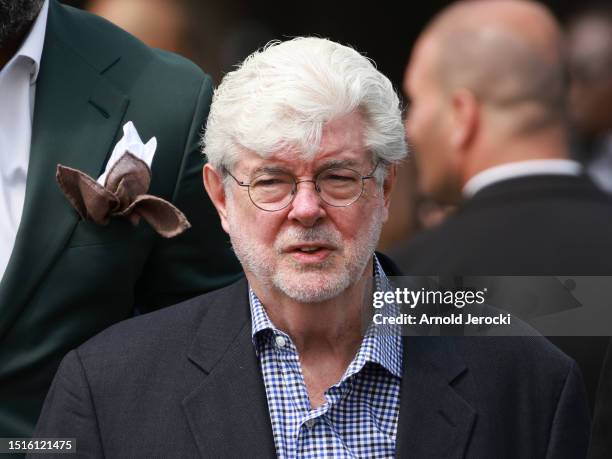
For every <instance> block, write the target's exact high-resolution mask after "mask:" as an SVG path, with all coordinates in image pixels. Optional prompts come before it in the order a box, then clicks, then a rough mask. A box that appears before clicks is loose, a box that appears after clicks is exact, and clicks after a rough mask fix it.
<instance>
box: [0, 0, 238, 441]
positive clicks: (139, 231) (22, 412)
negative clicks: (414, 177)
mask: <svg viewBox="0 0 612 459" xmlns="http://www.w3.org/2000/svg"><path fill="white" fill-rule="evenodd" d="M211 95H212V88H211V80H210V78H209V77H208V76H207V75H205V74H204V73H203V72H202V71H201V70H199V69H198V68H197V67H196V66H195V65H193V64H192V63H191V62H189V61H187V60H185V59H183V58H180V57H179V56H176V55H173V54H170V53H167V52H163V51H159V50H153V49H150V48H148V47H146V46H145V45H144V44H142V43H141V42H139V41H138V40H136V39H135V38H134V37H132V36H131V35H129V34H127V33H126V32H124V31H122V30H120V29H118V28H117V27H115V26H113V25H112V24H110V23H108V22H107V21H105V20H103V19H101V18H98V17H96V16H93V15H91V14H89V13H85V12H83V11H79V10H75V9H73V8H70V7H67V6H64V5H60V4H59V3H57V2H56V1H55V0H51V3H50V7H49V17H48V23H47V30H46V35H45V44H44V49H43V55H42V61H41V68H40V72H39V77H38V80H37V86H36V103H35V108H34V120H33V128H32V145H31V153H30V163H29V171H28V178H27V187H26V197H25V204H24V209H23V216H22V220H21V225H20V227H19V231H18V234H17V239H16V242H15V246H14V249H13V252H12V256H11V259H10V262H9V264H8V267H7V270H6V272H5V274H4V276H3V278H2V281H1V283H0V437H11V436H28V435H30V434H31V432H32V430H33V427H34V425H35V423H36V420H37V418H38V414H39V411H40V408H41V406H42V403H43V401H44V397H45V395H46V393H47V390H48V387H49V385H50V383H51V380H52V378H53V375H54V374H55V371H56V369H57V367H58V365H59V362H60V360H61V358H62V357H63V355H64V354H65V353H66V352H67V351H68V350H70V349H72V348H74V347H76V346H78V345H79V344H80V343H82V342H83V341H85V340H86V339H87V338H89V337H91V336H93V335H94V334H96V333H98V332H99V331H101V330H102V329H104V328H106V327H108V326H109V325H111V324H113V323H115V322H118V321H120V320H122V319H125V318H127V317H129V316H131V315H133V313H134V309H135V307H137V308H138V310H140V311H141V312H143V311H148V310H151V309H156V308H160V307H162V306H166V305H169V304H173V303H176V302H179V301H182V300H184V299H186V298H190V297H193V296H196V295H198V294H201V293H203V292H206V291H209V290H213V289H216V288H219V287H221V286H223V285H226V284H228V283H230V282H233V281H234V280H235V279H236V278H237V272H238V270H239V265H238V263H237V261H236V259H235V258H234V256H233V254H232V252H231V249H230V245H229V242H228V241H227V239H226V237H225V235H224V233H223V231H222V230H221V227H220V224H219V220H218V216H217V214H216V212H215V211H214V208H213V206H212V204H211V203H210V201H209V200H208V197H207V195H206V192H205V191H204V188H203V185H202V180H201V171H202V166H203V163H204V159H203V158H202V156H201V154H200V153H199V149H198V142H199V136H200V134H201V130H202V126H203V123H204V121H205V119H206V116H207V114H208V109H209V105H210V100H211ZM127 121H133V122H134V124H135V126H136V129H137V130H138V132H139V134H140V136H141V138H142V139H143V141H145V142H146V141H147V140H148V139H149V138H150V137H152V136H156V137H157V141H158V147H157V152H156V155H155V159H154V161H153V165H152V182H151V187H150V189H149V193H150V194H154V195H157V196H161V197H163V198H165V199H167V200H169V201H171V202H173V203H174V204H175V205H176V206H177V207H178V208H179V209H181V210H182V211H183V212H184V213H185V214H186V216H187V218H188V219H189V220H190V222H191V224H192V228H191V229H189V230H188V231H187V232H186V233H184V234H182V235H180V236H178V237H176V238H174V239H170V240H166V239H163V238H161V237H159V236H158V235H157V234H156V233H155V232H154V231H153V230H152V229H151V228H150V227H149V226H148V225H147V224H146V222H144V221H142V222H141V223H140V225H138V226H136V227H134V226H132V225H131V224H130V223H129V222H127V221H126V220H122V219H113V220H112V221H111V222H110V224H109V225H108V226H99V225H96V224H94V223H93V222H91V221H82V220H80V219H79V217H78V215H77V214H76V212H75V211H74V210H73V208H72V207H71V206H70V204H69V203H68V201H67V200H66V198H65V197H64V195H63V194H62V192H61V191H60V189H59V187H58V185H57V183H56V180H55V171H56V166H57V164H58V163H61V164H64V165H66V166H70V167H73V168H77V169H80V170H82V171H84V172H85V173H87V174H89V175H90V176H92V177H94V178H97V177H98V176H99V175H100V174H101V173H102V171H103V170H104V166H105V164H106V161H107V160H108V157H109V156H110V153H111V151H112V149H113V146H114V145H115V143H116V142H117V141H118V140H119V139H120V138H121V136H122V135H123V131H122V126H123V125H124V124H125V123H126V122H127ZM125 352H126V353H129V352H130V350H129V349H125Z"/></svg>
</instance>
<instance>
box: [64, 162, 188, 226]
mask: <svg viewBox="0 0 612 459" xmlns="http://www.w3.org/2000/svg"><path fill="white" fill-rule="evenodd" d="M56 178H57V182H58V183H59V186H60V188H61V189H62V191H63V192H64V195H65V196H66V198H67V199H68V201H69V202H70V203H71V204H72V206H73V207H74V209H75V210H76V211H77V213H78V214H79V215H80V216H81V218H83V219H89V220H92V221H94V222H95V223H97V224H99V225H107V224H108V223H109V222H110V219H111V218H112V217H125V218H127V219H129V220H130V222H131V223H132V224H133V225H137V224H138V222H139V221H140V219H141V218H144V219H145V220H146V221H147V222H148V223H149V224H150V225H151V226H152V227H153V229H155V231H157V233H159V234H160V235H161V236H163V237H166V238H171V237H174V236H177V235H179V234H181V233H182V232H183V231H185V230H186V229H188V228H189V227H190V226H191V225H190V224H189V221H188V220H187V217H185V215H184V214H183V213H182V212H181V211H180V210H179V209H177V208H176V207H175V206H174V205H172V204H171V203H169V202H168V201H166V200H165V199H162V198H159V197H157V196H152V195H150V194H146V192H147V191H148V190H149V185H150V183H151V169H150V168H149V166H148V165H147V164H146V163H145V162H144V161H143V160H141V159H139V158H137V157H136V156H134V155H133V154H132V153H130V152H129V151H128V152H125V153H124V154H123V156H121V158H120V159H119V160H118V161H117V162H116V163H115V164H114V165H113V166H112V168H111V169H110V170H109V171H108V174H107V176H106V179H105V183H104V186H102V185H100V184H99V183H98V182H97V181H96V180H95V179H93V178H91V177H90V176H89V175H87V174H85V173H84V172H82V171H79V170H77V169H73V168H71V167H67V166H64V165H62V164H58V165H57V172H56Z"/></svg>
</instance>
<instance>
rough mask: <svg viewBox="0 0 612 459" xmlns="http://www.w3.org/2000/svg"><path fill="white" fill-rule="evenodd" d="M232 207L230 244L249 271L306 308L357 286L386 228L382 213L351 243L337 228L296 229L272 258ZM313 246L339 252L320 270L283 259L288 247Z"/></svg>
mask: <svg viewBox="0 0 612 459" xmlns="http://www.w3.org/2000/svg"><path fill="white" fill-rule="evenodd" d="M231 207H232V206H231V205H229V206H228V212H227V219H228V224H229V229H230V238H231V241H232V245H233V248H234V251H235V253H236V256H237V257H238V259H239V260H240V262H241V263H242V266H243V267H244V269H245V270H247V271H249V272H251V273H253V275H254V276H255V277H256V278H257V279H258V281H259V282H261V283H262V284H263V285H265V286H267V287H268V288H269V287H273V288H275V289H277V290H279V291H281V292H283V293H284V294H285V295H287V296H288V297H289V298H291V299H293V300H295V301H299V302H300V303H319V302H322V301H327V300H330V299H332V298H335V297H337V296H338V295H340V294H341V293H342V292H343V291H345V290H346V289H347V288H349V287H350V286H352V285H354V284H355V283H356V282H357V281H358V280H359V279H360V278H361V276H362V275H363V272H364V270H365V268H366V266H367V265H368V262H369V261H370V260H371V258H372V255H373V254H374V250H375V249H376V245H377V244H378V240H379V238H380V232H381V230H382V225H383V221H382V209H381V208H379V211H378V212H376V215H374V214H372V215H370V218H369V219H368V220H367V221H366V222H365V223H366V224H367V226H366V227H364V228H362V230H361V231H360V232H359V233H358V234H357V236H356V238H355V239H354V240H352V241H349V242H346V241H344V240H343V239H342V237H341V235H340V233H339V232H338V231H337V230H335V229H334V228H333V227H331V226H327V225H326V226H324V225H315V226H314V227H313V228H301V227H298V226H293V227H291V228H290V229H288V230H286V231H284V232H283V233H281V234H279V236H278V237H277V238H276V241H275V242H274V249H273V253H269V249H268V250H266V249H265V248H262V246H261V244H260V243H258V242H257V241H255V240H254V239H252V238H249V236H248V234H246V232H245V231H244V228H243V227H241V225H240V222H239V221H238V219H237V218H236V216H235V215H233V212H232V211H231V210H230V208H231ZM309 241H317V242H325V243H327V244H330V245H331V246H333V247H335V248H336V250H334V251H332V253H331V254H330V256H329V257H328V258H327V259H325V260H324V261H323V262H322V263H319V264H316V265H312V264H310V265H303V264H301V263H298V262H297V261H295V260H293V259H292V258H291V255H289V254H287V253H282V248H284V247H287V246H289V245H291V244H299V243H302V242H309ZM339 258H340V259H339ZM279 265H280V266H279Z"/></svg>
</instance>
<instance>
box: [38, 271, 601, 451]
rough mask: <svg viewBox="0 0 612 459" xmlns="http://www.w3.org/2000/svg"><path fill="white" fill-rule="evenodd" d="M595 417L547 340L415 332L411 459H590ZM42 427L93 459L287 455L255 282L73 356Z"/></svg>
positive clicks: (139, 324)
mask: <svg viewBox="0 0 612 459" xmlns="http://www.w3.org/2000/svg"><path fill="white" fill-rule="evenodd" d="M589 422H590V421H589V416H588V413H587V406H586V401H585V395H584V387H583V383H582V378H581V375H580V373H579V371H578V370H577V368H576V365H575V364H574V362H573V361H572V360H571V359H569V358H568V357H566V356H565V355H564V354H562V353H561V352H560V351H558V350H557V349H556V348H555V347H553V346H552V345H551V344H550V343H549V342H548V341H546V340H545V339H543V338H540V337H523V338H507V337H502V338H499V337H498V338H493V337H480V338H469V337H456V336H444V337H426V336H417V337H415V336H413V337H407V338H406V339H405V342H404V373H403V378H402V389H401V406H400V418H399V425H398V431H397V456H398V457H409V458H412V459H420V458H436V459H437V458H493V457H494V458H498V459H499V458H512V459H515V458H529V459H535V458H554V459H560V458H568V459H570V458H571V459H579V458H584V457H585V455H586V450H587V443H588V438H589V428H590V424H589ZM35 435H36V436H37V437H76V438H77V441H76V444H77V451H78V453H79V455H80V457H109V458H117V457H146V458H149V457H163V458H173V457H176V458H190V457H215V458H219V457H232V458H233V457H249V458H257V457H262V458H264V457H273V456H274V455H275V449H274V439H273V435H272V428H271V424H270V417H269V414H268V408H267V402H266V393H265V388H264V384H263V380H262V375H261V372H260V368H259V362H258V359H257V357H256V355H255V352H254V349H253V345H252V341H251V319H250V310H249V304H248V297H247V283H246V281H245V280H241V281H239V282H237V283H235V284H233V285H231V286H229V287H226V288H224V289H222V290H218V291H216V292H212V293H209V294H206V295H203V296H200V297H197V298H194V299H191V300H189V301H187V302H184V303H182V304H179V305H176V306H174V307H170V308H166V309H163V310H160V311H157V312H154V313H150V314H146V315H143V316H139V317H136V318H134V319H130V320H127V321H125V322H122V323H120V324H118V325H115V326H113V327H111V328H109V329H108V330H106V331H104V332H103V333H101V334H100V335H98V336H96V337H95V338H93V339H91V340H90V341H89V342H87V343H85V344H84V345H82V346H81V347H79V348H77V349H76V350H73V351H71V352H70V353H69V354H68V355H67V356H66V357H65V359H64V360H63V362H62V364H61V366H60V369H59V371H58V373H57V375H56V377H55V380H54V382H53V385H52V387H51V390H50V392H49V394H48V396H47V399H46V402H45V405H44V408H43V411H42V414H41V417H40V419H39V422H38V426H37V428H36V433H35ZM45 457H48V456H45Z"/></svg>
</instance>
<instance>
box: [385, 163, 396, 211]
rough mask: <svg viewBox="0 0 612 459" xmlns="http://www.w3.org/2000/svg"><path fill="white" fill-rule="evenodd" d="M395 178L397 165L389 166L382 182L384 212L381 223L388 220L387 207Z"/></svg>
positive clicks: (389, 203)
mask: <svg viewBox="0 0 612 459" xmlns="http://www.w3.org/2000/svg"><path fill="white" fill-rule="evenodd" d="M396 178H397V164H391V165H390V166H389V168H388V169H387V177H386V178H385V181H384V182H383V198H384V200H385V210H384V215H383V221H385V222H386V221H387V219H388V218H389V206H390V205H391V193H392V192H393V188H394V187H395V180H396Z"/></svg>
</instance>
